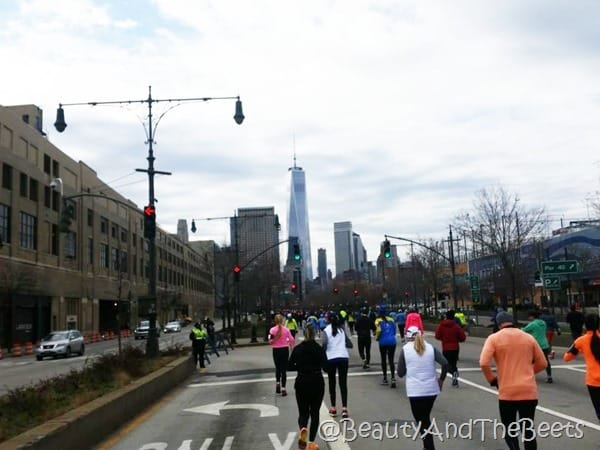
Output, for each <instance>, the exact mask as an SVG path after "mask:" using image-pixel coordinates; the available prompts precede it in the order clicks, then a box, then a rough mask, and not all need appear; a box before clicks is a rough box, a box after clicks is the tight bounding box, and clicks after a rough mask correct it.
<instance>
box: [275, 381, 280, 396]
mask: <svg viewBox="0 0 600 450" xmlns="http://www.w3.org/2000/svg"><path fill="white" fill-rule="evenodd" d="M275 393H276V394H281V384H279V383H277V384H276V385H275Z"/></svg>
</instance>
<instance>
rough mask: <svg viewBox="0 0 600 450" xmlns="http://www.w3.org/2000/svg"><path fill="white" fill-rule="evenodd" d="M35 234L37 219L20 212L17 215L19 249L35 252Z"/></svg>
mask: <svg viewBox="0 0 600 450" xmlns="http://www.w3.org/2000/svg"><path fill="white" fill-rule="evenodd" d="M36 234H37V219H36V218H35V217H33V216H32V215H29V214H27V213H24V212H21V213H20V215H19V244H20V245H21V247H23V248H29V249H31V250H37V243H36Z"/></svg>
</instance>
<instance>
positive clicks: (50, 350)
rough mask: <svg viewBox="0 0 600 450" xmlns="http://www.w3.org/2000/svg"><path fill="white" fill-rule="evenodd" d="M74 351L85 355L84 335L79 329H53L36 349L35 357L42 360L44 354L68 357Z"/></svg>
mask: <svg viewBox="0 0 600 450" xmlns="http://www.w3.org/2000/svg"><path fill="white" fill-rule="evenodd" d="M72 353H77V354H78V355H79V356H83V354H84V353H85V344H84V339H83V335H82V334H81V332H79V331H78V330H65V331H53V332H52V333H50V334H49V335H48V336H46V337H45V338H44V339H42V342H40V345H39V346H38V347H37V348H36V349H35V357H36V359H37V360H38V361H41V360H42V359H43V358H44V356H52V357H54V358H56V357H57V356H64V357H68V356H70V355H71V354H72Z"/></svg>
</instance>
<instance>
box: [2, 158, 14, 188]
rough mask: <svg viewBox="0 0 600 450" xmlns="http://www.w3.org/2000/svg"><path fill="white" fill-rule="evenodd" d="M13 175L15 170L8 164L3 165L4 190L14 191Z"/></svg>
mask: <svg viewBox="0 0 600 450" xmlns="http://www.w3.org/2000/svg"><path fill="white" fill-rule="evenodd" d="M12 174H13V168H12V166H9V165H8V164H3V165H2V187H3V188H4V189H8V190H9V191H12V184H13V181H12Z"/></svg>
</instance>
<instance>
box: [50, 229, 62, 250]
mask: <svg viewBox="0 0 600 450" xmlns="http://www.w3.org/2000/svg"><path fill="white" fill-rule="evenodd" d="M50 233H51V234H52V235H51V236H50V253H52V254H53V255H55V256H57V255H58V242H59V236H60V234H59V232H58V225H54V224H52V226H51V230H50Z"/></svg>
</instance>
